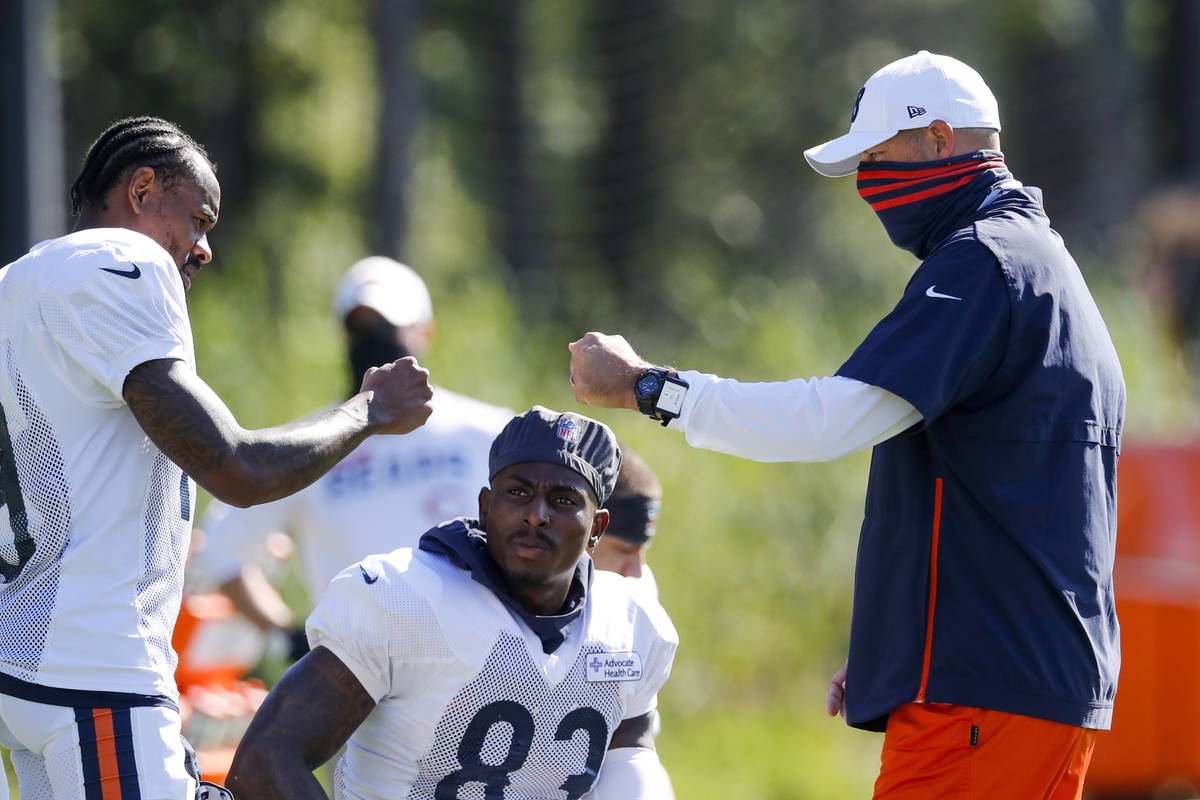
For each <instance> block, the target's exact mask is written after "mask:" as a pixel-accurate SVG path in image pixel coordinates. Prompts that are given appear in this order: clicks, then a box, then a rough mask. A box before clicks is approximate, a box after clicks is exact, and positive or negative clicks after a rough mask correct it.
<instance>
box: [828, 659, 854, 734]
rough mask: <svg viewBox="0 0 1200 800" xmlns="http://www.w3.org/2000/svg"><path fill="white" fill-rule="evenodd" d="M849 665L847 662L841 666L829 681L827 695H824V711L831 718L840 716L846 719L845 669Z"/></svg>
mask: <svg viewBox="0 0 1200 800" xmlns="http://www.w3.org/2000/svg"><path fill="white" fill-rule="evenodd" d="M849 664H850V662H849V661H847V662H846V663H845V664H842V668H841V669H839V670H838V671H837V673H836V674H835V675H834V676H833V677H832V678H831V679H830V680H829V693H828V694H827V695H825V711H826V713H828V714H829V716H831V717H836V716H837V715H838V714H841V715H842V719H843V720H844V719H846V667H847V666H848V665H849Z"/></svg>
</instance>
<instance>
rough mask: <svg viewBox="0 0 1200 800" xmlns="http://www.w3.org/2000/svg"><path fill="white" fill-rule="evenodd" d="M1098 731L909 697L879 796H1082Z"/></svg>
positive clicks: (1021, 799)
mask: <svg viewBox="0 0 1200 800" xmlns="http://www.w3.org/2000/svg"><path fill="white" fill-rule="evenodd" d="M1095 740H1096V731H1094V730H1090V729H1088V728H1078V727H1075V726H1073V725H1063V724H1062V723H1059V722H1050V721H1048V720H1044V719H1036V718H1034V717H1025V716H1021V715H1020V714H1008V713H1005V712H1003V711H991V710H989V709H986V708H971V707H970V706H955V705H947V704H945V703H907V704H906V705H902V706H900V707H899V708H897V709H896V710H895V711H893V712H892V713H891V716H890V717H888V727H887V735H886V736H885V738H884V741H883V754H882V756H881V761H882V764H881V767H880V770H879V779H878V780H876V781H875V800H1079V798H1080V797H1081V795H1082V794H1083V779H1084V776H1085V775H1086V774H1087V768H1088V763H1089V762H1090V761H1091V760H1092V747H1093V746H1094V745H1095Z"/></svg>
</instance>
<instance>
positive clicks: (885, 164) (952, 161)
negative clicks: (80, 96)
mask: <svg viewBox="0 0 1200 800" xmlns="http://www.w3.org/2000/svg"><path fill="white" fill-rule="evenodd" d="M1010 178H1012V173H1011V172H1009V171H1008V168H1007V167H1006V166H1005V165H1004V155H1003V154H1002V153H1000V152H999V151H997V150H977V151H976V152H974V153H968V154H966V155H962V156H955V157H954V158H947V159H942V160H941V161H921V162H914V163H905V162H900V161H877V162H863V163H861V164H859V165H858V194H859V196H861V197H862V198H863V199H864V200H866V201H867V202H868V203H869V204H870V205H871V208H872V209H874V210H875V213H876V214H878V215H879V221H880V222H882V223H883V227H884V230H886V231H887V234H888V237H889V238H890V239H891V240H892V242H893V243H894V244H895V245H896V246H897V247H900V248H903V249H905V250H907V251H909V252H910V253H912V254H913V255H915V256H916V257H917V258H925V257H926V256H927V255H929V253H930V252H931V251H932V250H933V248H934V247H935V246H937V245H938V244H939V243H940V242H941V241H942V240H943V239H945V238H946V237H947V236H949V235H950V234H951V233H953V232H954V231H955V230H956V229H957V228H959V227H960V226H961V225H962V224H963V223H964V222H965V221H966V220H967V218H968V217H969V216H970V215H971V214H973V213H974V212H975V211H976V210H978V208H979V204H980V203H982V202H983V198H984V197H986V196H987V194H988V192H989V191H991V189H992V187H993V186H995V185H996V184H997V183H998V182H1000V181H1003V180H1008V179H1010Z"/></svg>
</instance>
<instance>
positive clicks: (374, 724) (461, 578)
mask: <svg viewBox="0 0 1200 800" xmlns="http://www.w3.org/2000/svg"><path fill="white" fill-rule="evenodd" d="M489 461H490V464H489V472H490V474H491V486H490V487H488V488H484V489H482V490H481V491H480V494H479V519H478V521H476V520H469V519H458V520H455V521H453V522H450V523H446V524H443V525H441V526H439V527H437V528H434V529H432V530H431V531H429V532H428V533H426V534H425V535H424V536H423V537H422V539H421V542H420V546H419V547H418V548H417V549H416V550H411V549H408V548H402V549H400V550H395V551H393V552H392V553H389V554H387V555H381V556H372V557H370V558H367V559H365V560H364V561H362V562H360V563H359V564H356V565H354V566H352V567H350V568H349V569H347V570H345V571H343V572H342V573H341V574H340V575H338V577H337V578H335V579H334V581H333V582H332V583H331V584H330V586H329V589H328V590H327V591H326V593H325V596H324V597H323V599H322V600H321V602H320V604H319V605H318V606H317V608H316V610H315V611H314V612H313V614H312V616H311V617H310V618H309V620H308V635H309V639H310V642H311V644H312V645H313V651H312V652H311V653H310V654H309V655H307V656H305V657H304V658H303V659H301V660H300V661H299V662H298V663H297V664H296V665H295V666H294V667H293V668H292V669H291V670H290V671H289V672H288V673H287V675H285V676H284V678H283V680H281V681H280V683H279V685H278V686H276V687H275V689H274V691H272V692H271V695H270V696H269V697H268V698H267V700H266V702H265V703H264V704H263V707H262V709H261V710H260V711H259V712H258V715H257V717H256V718H255V720H254V722H253V723H252V724H251V726H250V729H249V731H247V733H246V736H245V738H244V739H243V740H242V744H241V746H240V747H239V748H238V752H237V755H236V756H235V758H234V763H233V768H232V770H231V771H230V775H229V785H230V786H231V787H232V788H234V791H235V792H236V793H237V794H239V795H240V796H244V797H255V798H289V800H302V799H304V798H324V797H325V794H324V791H323V790H322V789H321V787H320V785H319V784H318V782H317V781H316V779H315V778H314V777H313V775H312V770H313V769H314V768H316V767H317V766H319V765H320V764H321V763H323V762H324V761H326V760H327V759H328V758H330V757H331V756H332V755H333V753H334V752H336V750H337V749H338V748H339V747H340V746H341V745H342V744H343V743H346V744H347V748H346V753H345V755H344V756H343V757H342V758H341V759H340V761H339V762H338V766H337V770H336V778H335V781H336V788H335V796H336V797H338V798H364V799H366V798H377V799H378V800H384V798H386V799H387V800H392V799H393V798H400V797H405V798H414V799H416V800H458V799H459V798H463V799H464V800H465V798H475V797H479V798H486V800H514V799H515V798H520V799H521V800H540V799H541V798H547V799H549V798H554V800H562V798H568V799H572V798H581V797H584V796H585V795H586V796H587V797H588V798H595V799H596V800H610V799H611V800H617V799H618V798H619V800H639V799H644V800H652V799H655V798H660V797H663V796H667V794H668V792H669V791H670V790H669V788H667V787H664V786H663V785H662V784H661V780H662V777H661V776H662V775H663V773H662V771H661V769H659V768H658V757H657V755H656V754H655V752H654V739H653V736H652V735H651V729H652V726H653V722H654V716H655V710H654V705H655V699H654V698H655V695H656V693H657V692H658V690H659V688H660V687H661V686H662V684H663V682H664V681H665V680H666V678H667V675H668V673H669V672H670V668H671V661H672V659H673V657H674V653H675V647H676V644H677V638H676V634H675V630H674V628H673V626H672V625H671V622H670V620H669V619H668V618H667V615H666V613H665V612H664V611H663V610H662V608H661V607H660V606H658V605H657V604H656V603H654V602H653V601H652V600H650V599H648V598H645V597H641V596H640V593H636V592H634V591H632V584H633V582H631V581H625V580H622V579H621V578H620V576H618V575H615V574H613V573H603V572H595V573H593V570H592V562H591V559H590V558H588V556H587V555H586V551H588V550H590V549H592V548H594V547H595V546H596V543H597V542H598V541H599V540H600V536H601V534H603V533H604V528H605V526H606V525H607V524H608V512H607V511H605V510H604V509H603V508H602V507H601V506H603V504H604V502H605V501H606V500H607V499H608V497H609V495H610V494H611V492H612V489H613V485H614V483H615V481H616V476H617V471H618V469H619V467H620V463H621V456H620V451H619V449H618V447H617V443H616V439H615V438H614V437H613V435H612V432H611V431H610V430H609V429H608V427H607V426H605V425H603V424H602V423H599V422H596V421H595V420H591V419H588V418H587V417H582V416H579V415H576V414H559V413H558V412H554V411H550V410H548V409H545V408H541V407H539V406H535V407H534V408H533V409H531V410H530V411H528V412H526V413H525V414H522V415H520V416H518V417H515V418H514V419H513V420H512V421H511V422H509V424H508V425H507V426H506V427H505V429H504V430H503V431H502V432H501V433H500V435H499V436H498V437H496V440H495V441H494V442H493V443H492V449H491V454H490V459H489ZM347 740H348V741H347Z"/></svg>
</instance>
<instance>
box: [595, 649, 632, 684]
mask: <svg viewBox="0 0 1200 800" xmlns="http://www.w3.org/2000/svg"><path fill="white" fill-rule="evenodd" d="M641 679H642V657H641V656H640V655H638V654H637V653H635V652H632V651H629V652H625V653H593V654H592V655H590V656H588V660H587V682H588V683H606V682H609V681H640V680H641Z"/></svg>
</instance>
